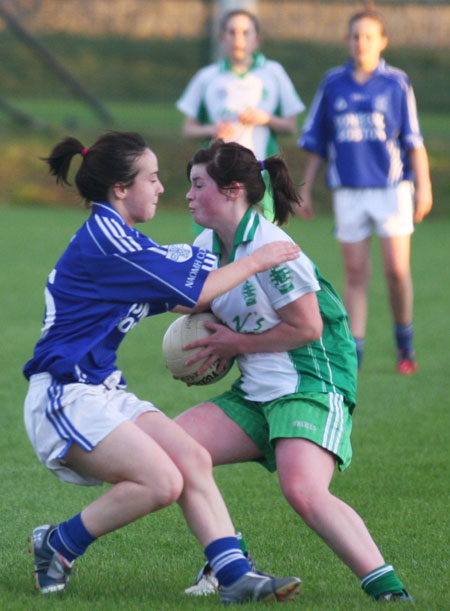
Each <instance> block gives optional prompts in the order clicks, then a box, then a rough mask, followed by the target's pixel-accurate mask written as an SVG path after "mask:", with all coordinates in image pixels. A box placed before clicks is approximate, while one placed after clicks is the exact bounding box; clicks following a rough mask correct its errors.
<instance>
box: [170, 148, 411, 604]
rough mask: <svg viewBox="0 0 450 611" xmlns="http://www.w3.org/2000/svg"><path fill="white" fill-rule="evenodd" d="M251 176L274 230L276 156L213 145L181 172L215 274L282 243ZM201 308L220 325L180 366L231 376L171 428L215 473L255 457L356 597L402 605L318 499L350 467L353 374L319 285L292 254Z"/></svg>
mask: <svg viewBox="0 0 450 611" xmlns="http://www.w3.org/2000/svg"><path fill="white" fill-rule="evenodd" d="M263 168H266V169H267V171H268V173H269V176H270V180H271V186H272V189H273V195H274V203H275V220H276V222H277V223H278V224H283V223H285V222H286V221H287V219H288V218H289V216H290V214H292V213H293V212H294V210H295V207H296V204H297V203H298V196H297V194H296V190H295V187H294V185H293V183H292V181H291V179H290V176H289V174H288V172H287V168H286V165H285V164H284V162H283V161H282V160H281V159H280V158H278V157H269V158H268V159H266V160H265V161H264V162H258V161H257V160H256V158H255V156H254V155H253V153H252V152H251V151H250V150H249V149H247V148H244V147H242V146H241V145H239V144H236V143H233V142H230V143H223V142H221V141H216V142H214V143H212V144H211V145H210V147H209V149H207V150H205V149H203V150H200V151H198V152H197V153H196V154H195V155H194V157H193V159H192V161H191V163H190V164H189V166H188V174H189V178H190V182H191V188H190V191H189V192H188V194H187V198H188V201H189V209H190V211H191V213H192V215H193V217H194V219H195V220H196V221H197V223H199V225H202V226H203V227H205V228H207V229H205V230H204V231H203V232H202V233H201V234H200V235H199V236H198V237H197V239H196V241H195V244H196V245H197V246H201V247H202V248H207V249H211V250H213V252H214V253H215V254H216V255H217V257H218V261H219V265H226V264H229V263H231V262H232V261H238V260H240V259H241V258H242V257H244V258H245V257H247V256H248V255H249V254H250V253H252V252H253V251H254V249H255V248H259V247H261V245H262V244H267V243H270V242H271V241H272V240H280V239H284V240H286V241H288V242H290V241H292V240H291V238H290V237H289V236H288V235H287V234H286V233H285V232H284V231H283V230H282V229H281V228H280V227H277V226H276V225H275V224H273V223H270V222H269V221H267V220H266V219H265V218H264V217H263V216H262V215H261V214H259V213H258V212H257V211H256V210H255V209H254V206H255V205H257V204H258V202H259V201H260V200H261V198H262V196H263V194H264V189H265V184H264V181H263V179H262V177H261V170H262V169H263ZM211 309H212V311H213V312H214V314H215V315H216V316H218V317H219V318H220V319H221V320H222V321H223V322H225V324H226V326H224V325H217V324H214V323H213V324H208V325H207V326H208V327H209V328H210V329H212V330H213V331H214V333H213V334H212V335H211V336H210V337H209V338H207V339H205V340H199V341H197V342H193V343H191V344H189V345H188V346H190V347H194V346H204V349H203V350H201V351H200V352H199V354H198V356H196V357H193V358H191V359H189V361H188V362H195V361H196V360H198V359H200V358H205V357H208V356H209V361H211V362H212V361H214V360H216V359H217V358H220V359H224V360H226V359H228V358H230V357H233V356H235V357H236V360H237V363H238V366H239V369H240V373H241V375H240V377H239V379H238V380H237V381H236V382H235V383H234V384H233V385H232V387H231V389H230V390H229V391H228V392H225V393H223V394H221V395H219V396H216V397H214V398H212V399H211V400H210V401H207V402H205V403H201V404H199V405H196V406H195V407H193V408H192V409H190V410H188V411H187V412H184V413H183V414H181V415H179V416H178V417H177V418H176V422H178V424H180V425H181V426H182V427H183V428H184V429H185V430H186V432H188V433H189V434H190V435H191V436H192V437H194V439H196V440H197V441H199V442H200V443H201V444H202V445H203V446H204V447H206V448H207V449H208V451H209V452H210V453H211V456H212V459H213V462H214V464H215V465H219V464H226V463H236V462H245V461H255V460H257V461H260V462H261V463H262V464H263V465H264V466H266V467H267V468H268V469H269V470H271V471H275V470H276V469H277V470H278V476H279V479H280V485H281V489H282V491H283V494H284V495H285V497H286V499H287V500H288V502H289V503H290V505H291V506H292V507H293V509H294V510H295V511H296V512H297V513H298V514H299V515H300V517H301V518H302V519H303V520H304V521H305V522H306V524H307V525H308V526H309V527H310V528H312V529H313V530H314V531H315V532H316V533H317V534H318V535H319V536H320V537H322V539H323V540H324V541H325V543H327V544H328V545H329V546H330V548H331V549H332V550H333V551H334V552H335V553H336V554H337V555H338V556H339V557H340V558H341V560H343V562H345V563H346V564H347V566H348V567H349V568H350V569H351V570H352V571H353V572H354V573H355V574H356V575H357V576H358V577H359V578H360V579H361V580H362V581H361V585H362V587H363V588H364V590H365V591H366V592H367V593H368V594H370V595H371V596H372V597H373V598H375V599H380V598H383V599H384V598H386V599H388V600H390V599H396V600H398V599H400V600H409V599H410V597H409V595H408V594H407V592H406V591H405V589H404V587H403V584H402V583H401V582H400V581H399V579H398V578H397V576H396V575H395V571H394V569H393V567H392V566H390V565H386V564H385V561H384V559H383V556H382V555H381V553H380V551H379V550H378V548H377V546H376V544H375V543H374V541H373V540H372V537H371V536H370V534H369V532H368V530H367V528H366V526H365V524H364V522H363V520H362V519H361V518H360V517H359V515H358V514H357V513H356V512H355V511H354V510H353V509H352V508H351V507H349V506H348V505H347V504H345V503H344V502H343V501H341V500H340V499H338V498H337V497H335V496H334V495H333V494H331V492H330V491H329V485H330V482H331V479H332V476H333V473H334V469H335V466H336V465H338V467H339V469H341V470H343V469H345V468H346V467H347V466H348V465H349V464H350V461H351V456H352V449H351V442H350V433H351V428H352V412H353V409H354V407H355V400H356V399H355V394H356V365H357V363H356V351H355V343H354V341H353V338H352V336H351V332H350V328H349V325H348V318H347V314H346V311H345V308H344V305H343V303H342V302H341V300H340V298H339V296H338V295H337V293H336V292H335V290H334V289H333V287H332V286H331V284H330V283H329V282H328V281H327V280H325V278H323V277H322V276H321V274H320V272H319V271H318V270H317V268H316V267H315V266H314V264H313V263H312V261H310V259H308V257H307V256H306V255H305V254H304V253H302V255H301V257H299V258H298V259H296V260H295V261H291V262H287V263H285V264H282V265H279V266H278V267H277V268H276V269H274V270H270V271H269V272H262V273H257V274H254V275H253V276H251V277H250V278H249V279H248V280H246V281H244V282H242V283H240V284H239V285H237V286H236V287H235V288H233V289H232V290H230V291H228V292H227V293H224V294H223V295H221V296H219V297H217V298H214V299H213V300H212V301H211ZM205 366H206V363H205ZM202 369H203V367H202ZM202 369H200V371H202ZM217 431H220V435H218V434H217ZM200 577H203V576H200ZM203 585H204V584H201V583H198V584H197V586H194V588H190V589H189V590H190V592H189V593H196V592H198V590H199V588H200V589H201V588H202V586H203Z"/></svg>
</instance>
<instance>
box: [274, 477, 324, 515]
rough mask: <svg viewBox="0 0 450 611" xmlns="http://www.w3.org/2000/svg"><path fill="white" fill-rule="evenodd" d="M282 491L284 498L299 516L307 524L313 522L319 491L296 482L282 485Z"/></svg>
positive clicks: (318, 501)
mask: <svg viewBox="0 0 450 611" xmlns="http://www.w3.org/2000/svg"><path fill="white" fill-rule="evenodd" d="M283 492H284V496H285V497H286V500H287V501H288V503H289V504H290V505H291V507H292V508H293V509H294V510H295V511H296V512H297V513H298V514H299V516H300V517H301V518H302V519H303V520H304V521H305V522H306V523H307V524H309V523H311V522H313V520H314V516H315V514H316V513H317V510H318V507H319V504H320V495H319V492H318V491H316V490H314V489H313V488H309V487H306V486H303V485H301V484H299V483H298V482H297V483H292V484H290V485H288V486H285V487H283Z"/></svg>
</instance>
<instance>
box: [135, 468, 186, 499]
mask: <svg viewBox="0 0 450 611" xmlns="http://www.w3.org/2000/svg"><path fill="white" fill-rule="evenodd" d="M183 486H184V481H183V476H182V475H181V473H180V471H179V470H178V469H177V468H176V467H175V465H170V466H166V467H162V468H161V467H160V468H158V471H157V473H156V475H155V474H154V473H153V474H149V477H148V478H145V477H144V478H143V486H142V495H143V496H144V502H145V497H146V498H147V499H148V503H149V505H150V506H152V507H154V506H155V505H156V506H157V508H159V509H162V508H163V507H167V506H168V505H172V503H175V502H176V501H177V500H178V498H179V497H180V495H181V493H182V491H183Z"/></svg>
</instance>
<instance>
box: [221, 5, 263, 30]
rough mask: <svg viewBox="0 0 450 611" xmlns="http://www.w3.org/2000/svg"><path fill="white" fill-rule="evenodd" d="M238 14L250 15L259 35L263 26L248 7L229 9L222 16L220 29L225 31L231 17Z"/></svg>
mask: <svg viewBox="0 0 450 611" xmlns="http://www.w3.org/2000/svg"><path fill="white" fill-rule="evenodd" d="M237 15H245V16H246V17H248V18H249V19H250V21H251V22H252V23H253V25H254V27H255V31H256V33H257V34H258V35H259V33H260V31H261V28H260V26H259V21H258V19H257V18H256V16H255V15H254V14H253V13H251V12H250V11H247V10H246V9H235V10H233V11H228V12H227V13H225V15H224V16H223V17H222V20H221V22H220V31H221V33H222V34H223V33H224V32H225V30H226V28H227V25H228V22H229V21H230V19H232V18H233V17H236V16H237Z"/></svg>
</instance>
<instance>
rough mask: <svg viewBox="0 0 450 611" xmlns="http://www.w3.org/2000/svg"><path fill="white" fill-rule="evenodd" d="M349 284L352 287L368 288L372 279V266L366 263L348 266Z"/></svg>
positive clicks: (349, 264)
mask: <svg viewBox="0 0 450 611" xmlns="http://www.w3.org/2000/svg"><path fill="white" fill-rule="evenodd" d="M345 270H346V276H347V283H348V284H350V285H352V286H366V285H367V284H368V282H369V278H370V271H371V268H370V264H368V263H365V262H356V261H355V262H351V263H347V265H346V268H345Z"/></svg>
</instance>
